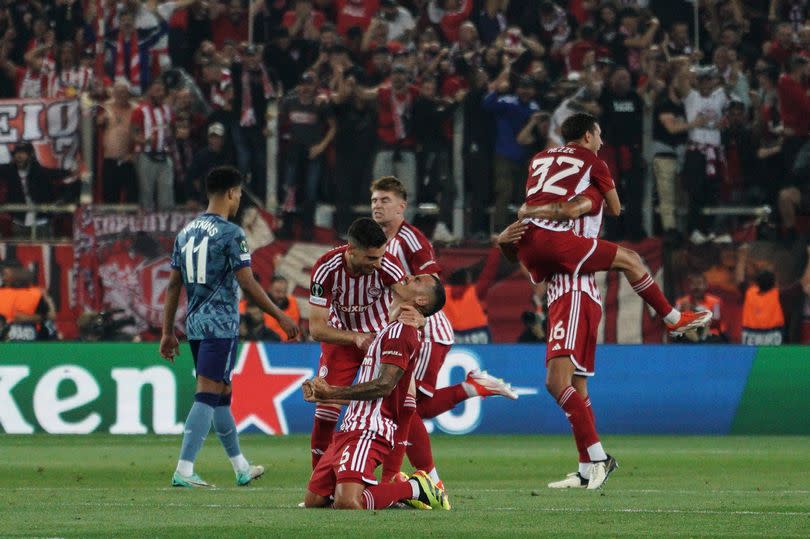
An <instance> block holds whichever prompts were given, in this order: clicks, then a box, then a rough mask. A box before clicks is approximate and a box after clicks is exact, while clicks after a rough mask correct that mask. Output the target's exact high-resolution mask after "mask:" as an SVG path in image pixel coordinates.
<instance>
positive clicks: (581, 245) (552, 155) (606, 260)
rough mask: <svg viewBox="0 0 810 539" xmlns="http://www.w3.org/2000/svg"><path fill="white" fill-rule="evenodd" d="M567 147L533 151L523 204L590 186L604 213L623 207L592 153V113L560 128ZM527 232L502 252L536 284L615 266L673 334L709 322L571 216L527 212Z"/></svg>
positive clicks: (598, 141)
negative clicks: (680, 306)
mask: <svg viewBox="0 0 810 539" xmlns="http://www.w3.org/2000/svg"><path fill="white" fill-rule="evenodd" d="M561 131H562V136H563V139H564V140H565V141H566V145H565V146H559V147H557V148H549V149H548V150H544V151H542V152H540V153H538V154H537V155H535V156H534V157H533V158H532V160H531V163H530V165H529V177H528V179H527V180H526V206H527V207H529V208H531V207H532V206H542V205H545V204H552V205H555V206H552V209H555V210H557V211H560V212H561V214H562V211H561V205H562V204H563V203H564V202H567V201H570V200H571V199H573V198H574V197H575V196H576V195H579V194H582V193H583V192H584V191H585V190H586V189H587V188H588V186H590V185H593V186H594V187H596V189H597V190H598V191H599V192H600V193H601V195H602V196H603V197H604V200H605V203H606V208H607V213H608V215H613V216H617V215H619V213H620V212H621V203H620V202H619V195H618V194H617V193H616V186H615V184H614V183H613V178H611V176H610V171H609V170H608V168H607V165H606V164H605V162H604V161H602V160H601V159H599V158H598V157H597V156H596V154H597V152H598V151H599V148H601V147H602V137H601V128H600V127H599V123H598V122H597V120H596V118H595V117H593V116H591V115H590V114H585V113H577V114H574V115H573V116H571V117H570V118H568V119H567V120H565V122H563V124H562V127H561ZM522 222H523V223H524V224H526V225H528V226H527V227H526V228H525V233H524V234H523V235H522V237H520V239H519V240H518V241H517V243H515V244H509V245H508V246H504V247H503V248H502V250H504V254H505V255H506V256H507V257H509V258H512V259H517V260H520V262H521V263H522V264H523V265H524V266H525V267H526V269H527V270H529V273H530V275H531V277H532V280H533V281H534V282H536V283H539V282H541V281H544V280H546V279H547V278H548V277H549V276H550V275H553V274H555V273H561V274H566V275H585V274H589V273H595V272H597V271H608V270H615V271H620V272H622V273H623V274H624V276H625V278H626V279H627V281H628V282H629V283H630V285H631V286H632V287H633V290H634V291H635V292H636V294H638V295H639V296H640V297H641V299H643V300H644V301H645V302H646V303H647V304H648V305H649V306H650V307H652V308H653V309H654V310H655V312H656V313H657V314H658V316H660V317H661V318H662V319H663V320H664V323H665V325H666V327H667V329H668V330H669V331H670V332H671V333H676V334H680V333H683V332H684V331H687V330H689V329H693V328H697V327H703V326H705V325H707V324H708V323H709V322H711V313H705V312H700V313H696V312H693V311H685V312H679V311H678V310H677V309H675V308H674V307H673V306H672V305H671V304H670V303H669V301H667V298H666V297H664V294H663V293H662V292H661V289H660V288H659V287H658V285H657V284H656V283H655V281H654V280H653V278H652V277H651V276H650V274H649V273H648V272H647V268H646V266H645V265H644V262H643V261H642V260H641V257H640V256H639V255H638V253H636V252H635V251H632V250H630V249H626V248H624V247H620V246H619V245H617V244H615V243H613V242H609V241H605V240H600V239H598V238H596V237H585V235H583V234H582V230H579V229H578V228H577V226H581V225H578V224H577V221H576V220H575V219H574V216H573V215H564V220H552V219H543V218H538V217H531V216H529V217H527V218H525V219H523V220H522Z"/></svg>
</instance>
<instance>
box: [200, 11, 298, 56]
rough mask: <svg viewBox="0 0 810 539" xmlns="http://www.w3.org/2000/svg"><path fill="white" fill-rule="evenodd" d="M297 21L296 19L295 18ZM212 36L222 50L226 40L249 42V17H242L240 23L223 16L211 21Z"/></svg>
mask: <svg viewBox="0 0 810 539" xmlns="http://www.w3.org/2000/svg"><path fill="white" fill-rule="evenodd" d="M293 21H295V18H293ZM211 34H212V38H213V41H214V45H216V46H217V49H221V48H222V47H223V46H224V45H225V40H226V39H232V40H234V41H235V42H236V43H241V42H243V41H247V40H248V34H249V32H248V17H247V16H245V17H242V18H240V19H239V21H238V22H236V23H234V22H233V20H232V19H231V18H230V17H228V16H227V15H225V14H223V15H220V16H219V17H217V18H216V19H214V20H212V21H211Z"/></svg>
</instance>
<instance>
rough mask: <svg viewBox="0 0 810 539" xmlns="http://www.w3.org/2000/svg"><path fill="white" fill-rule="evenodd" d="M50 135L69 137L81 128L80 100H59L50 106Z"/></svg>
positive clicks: (52, 136)
mask: <svg viewBox="0 0 810 539" xmlns="http://www.w3.org/2000/svg"><path fill="white" fill-rule="evenodd" d="M47 123H48V135H50V137H51V138H59V137H67V136H73V135H75V134H76V131H77V130H78V129H79V102H78V101H77V100H75V99H73V100H70V101H57V102H56V103H53V104H52V105H51V106H50V107H48V121H47Z"/></svg>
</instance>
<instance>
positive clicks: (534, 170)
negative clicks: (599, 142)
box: [525, 143, 616, 231]
mask: <svg viewBox="0 0 810 539" xmlns="http://www.w3.org/2000/svg"><path fill="white" fill-rule="evenodd" d="M591 185H593V186H595V187H596V188H597V189H598V190H599V193H600V194H601V195H604V194H605V193H607V192H608V191H610V190H612V189H615V187H616V186H615V184H614V183H613V178H612V177H611V176H610V170H608V167H607V165H606V164H605V162H604V161H602V160H601V159H599V158H598V157H597V156H596V154H594V153H593V152H592V151H590V150H588V149H587V148H584V147H582V146H580V145H578V144H573V143H572V144H568V145H566V146H559V147H557V148H549V149H547V150H544V151H542V152H540V153H538V154H537V155H535V156H534V157H533V158H532V160H531V161H530V163H529V175H528V178H527V179H526V204H528V205H529V206H542V205H544V204H551V203H553V202H560V201H568V200H571V199H572V198H574V197H575V196H577V195H579V194H582V193H583V192H584V191H585V190H586V189H587V188H588V187H589V186H591ZM525 222H528V223H531V224H533V225H535V226H539V227H540V228H545V229H547V230H557V231H567V230H571V229H573V228H574V226H575V224H574V223H575V220H574V219H572V220H568V221H552V220H549V219H526V220H525Z"/></svg>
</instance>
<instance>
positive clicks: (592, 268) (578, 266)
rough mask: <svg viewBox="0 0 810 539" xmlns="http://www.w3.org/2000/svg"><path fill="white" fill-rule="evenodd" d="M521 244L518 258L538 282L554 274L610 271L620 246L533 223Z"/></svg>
mask: <svg viewBox="0 0 810 539" xmlns="http://www.w3.org/2000/svg"><path fill="white" fill-rule="evenodd" d="M517 247H518V259H519V260H520V262H521V263H522V264H523V265H524V266H526V269H528V270H529V273H531V276H532V280H533V281H534V282H535V283H539V282H542V281H545V280H546V279H547V278H548V277H549V276H550V275H552V274H554V273H565V274H568V275H575V274H576V275H581V274H584V273H595V272H597V271H607V270H609V269H610V266H611V265H612V264H613V259H615V258H616V251H618V249H619V246H618V245H617V244H615V243H613V242H609V241H605V240H600V239H596V238H583V237H582V236H577V235H576V234H574V232H573V231H570V230H568V231H564V232H557V231H553V230H548V229H545V228H540V227H539V226H535V225H529V229H528V230H527V231H526V233H525V234H523V237H522V238H521V239H520V241H519V242H518V244H517Z"/></svg>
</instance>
